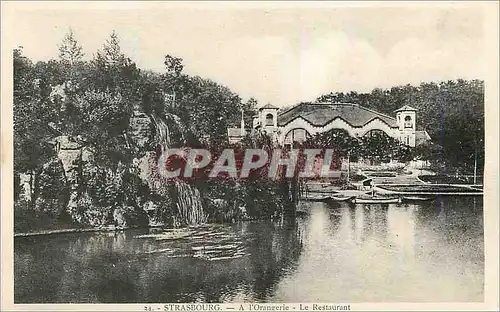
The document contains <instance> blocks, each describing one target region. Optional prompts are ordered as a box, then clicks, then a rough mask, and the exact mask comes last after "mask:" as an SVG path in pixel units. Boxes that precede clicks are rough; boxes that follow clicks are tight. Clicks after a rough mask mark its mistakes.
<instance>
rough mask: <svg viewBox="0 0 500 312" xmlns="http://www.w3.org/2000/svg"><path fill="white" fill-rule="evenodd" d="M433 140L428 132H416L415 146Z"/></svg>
mask: <svg viewBox="0 0 500 312" xmlns="http://www.w3.org/2000/svg"><path fill="white" fill-rule="evenodd" d="M430 139H431V137H430V135H429V134H428V133H427V131H425V130H424V131H415V145H420V144H422V143H425V142H427V141H429V140H430Z"/></svg>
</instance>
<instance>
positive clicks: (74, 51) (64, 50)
mask: <svg viewBox="0 0 500 312" xmlns="http://www.w3.org/2000/svg"><path fill="white" fill-rule="evenodd" d="M83 56H84V53H83V48H82V46H81V45H80V44H79V43H78V41H77V40H76V39H75V36H74V34H73V30H72V29H71V28H70V29H69V32H68V33H67V34H66V35H65V36H64V38H63V41H62V43H61V44H60V45H59V59H60V60H61V62H62V63H63V64H67V65H69V66H74V65H76V64H77V63H78V62H81V60H82V58H83Z"/></svg>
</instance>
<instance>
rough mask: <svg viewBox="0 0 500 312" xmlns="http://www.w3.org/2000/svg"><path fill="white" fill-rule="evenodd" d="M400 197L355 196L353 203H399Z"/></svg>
mask: <svg viewBox="0 0 500 312" xmlns="http://www.w3.org/2000/svg"><path fill="white" fill-rule="evenodd" d="M400 202H401V200H400V199H399V198H366V199H365V198H355V199H353V203H355V204H397V203H400Z"/></svg>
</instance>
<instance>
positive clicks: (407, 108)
mask: <svg viewBox="0 0 500 312" xmlns="http://www.w3.org/2000/svg"><path fill="white" fill-rule="evenodd" d="M407 111H412V112H416V111H417V110H416V109H415V108H413V107H411V106H409V105H405V106H403V107H401V108H399V109H396V110H395V111H394V112H395V113H397V112H407Z"/></svg>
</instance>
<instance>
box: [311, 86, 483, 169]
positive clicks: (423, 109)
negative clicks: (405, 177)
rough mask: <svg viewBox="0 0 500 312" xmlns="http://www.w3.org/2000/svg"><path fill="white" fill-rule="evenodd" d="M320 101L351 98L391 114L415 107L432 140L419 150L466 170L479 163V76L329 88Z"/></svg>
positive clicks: (420, 125)
mask: <svg viewBox="0 0 500 312" xmlns="http://www.w3.org/2000/svg"><path fill="white" fill-rule="evenodd" d="M317 100H318V101H320V102H332V103H335V102H344V103H356V104H359V105H362V106H365V107H368V108H372V109H374V110H377V111H379V112H382V113H385V114H387V115H390V116H394V110H396V109H398V108H400V107H402V106H404V105H409V106H411V107H413V108H415V109H417V110H418V111H417V130H426V131H427V132H428V133H429V135H430V136H431V139H432V142H433V143H434V144H435V146H428V147H427V148H426V149H425V148H422V147H420V148H419V149H420V151H419V154H421V155H425V156H426V158H428V159H429V160H434V161H440V162H441V163H442V164H443V165H444V166H445V169H448V170H449V171H455V170H459V171H462V172H467V173H471V172H472V170H473V168H474V163H475V162H477V168H478V170H479V171H478V172H481V171H482V169H483V167H484V82H483V81H481V80H470V81H467V80H462V79H458V80H456V81H453V80H450V81H445V82H440V83H434V82H430V83H426V82H424V83H421V84H420V85H419V86H412V85H405V86H397V87H392V88H390V89H380V88H377V89H374V90H373V91H371V92H370V93H357V92H348V93H343V92H335V93H334V92H332V93H329V94H325V95H322V96H320V97H318V99H317Z"/></svg>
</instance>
